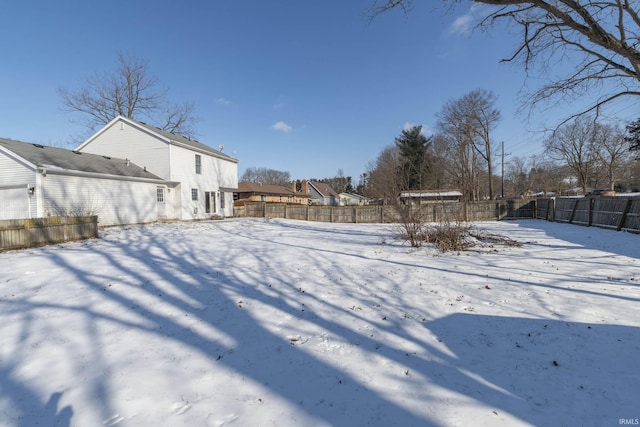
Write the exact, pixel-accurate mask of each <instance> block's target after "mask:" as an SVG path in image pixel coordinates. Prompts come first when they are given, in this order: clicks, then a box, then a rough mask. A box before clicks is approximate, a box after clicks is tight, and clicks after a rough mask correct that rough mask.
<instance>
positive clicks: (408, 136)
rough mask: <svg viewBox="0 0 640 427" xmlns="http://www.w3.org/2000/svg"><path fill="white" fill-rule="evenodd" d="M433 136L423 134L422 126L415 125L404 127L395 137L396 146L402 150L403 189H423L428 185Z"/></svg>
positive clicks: (401, 172)
mask: <svg viewBox="0 0 640 427" xmlns="http://www.w3.org/2000/svg"><path fill="white" fill-rule="evenodd" d="M431 139H432V137H429V138H427V137H425V136H424V135H423V134H422V126H413V127H412V128H410V129H404V130H403V131H402V133H401V134H400V136H399V137H397V138H396V139H395V144H396V147H398V150H399V152H400V157H401V159H402V162H401V166H400V168H401V170H400V174H401V176H402V179H401V182H402V183H403V184H402V186H403V187H405V188H402V190H423V189H424V188H425V187H426V185H427V182H426V181H427V175H428V173H429V170H430V164H429V158H428V149H429V145H430V144H431Z"/></svg>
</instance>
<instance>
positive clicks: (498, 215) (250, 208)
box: [234, 200, 535, 223]
mask: <svg viewBox="0 0 640 427" xmlns="http://www.w3.org/2000/svg"><path fill="white" fill-rule="evenodd" d="M412 209H414V210H415V211H417V212H419V214H420V217H421V218H422V219H423V220H424V221H427V222H440V221H455V220H460V221H495V220H499V219H507V218H512V219H515V218H534V215H535V204H534V202H533V201H530V200H498V201H491V200H488V201H480V202H473V203H459V202H443V203H425V204H421V205H415V206H413V207H412ZM234 216H236V217H260V218H286V219H298V220H306V221H321V222H351V223H394V222H399V221H401V218H400V215H399V214H398V212H397V211H396V210H395V208H393V207H392V206H318V205H310V206H306V205H287V204H283V203H264V202H254V203H246V204H245V205H244V206H237V207H235V208H234Z"/></svg>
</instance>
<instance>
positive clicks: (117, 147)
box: [81, 121, 170, 179]
mask: <svg viewBox="0 0 640 427" xmlns="http://www.w3.org/2000/svg"><path fill="white" fill-rule="evenodd" d="M81 151H84V152H87V153H91V154H99V155H101V156H110V157H116V158H120V159H129V160H131V161H132V162H133V163H135V164H136V165H138V166H140V167H145V166H146V167H147V170H148V171H149V172H151V173H153V174H155V175H157V176H159V177H160V178H162V179H169V176H170V171H169V166H170V164H169V144H167V143H166V142H163V141H161V140H159V139H157V138H156V137H154V136H152V135H150V134H149V133H148V132H147V131H146V130H142V129H140V128H137V127H135V128H134V127H133V126H131V125H130V124H129V123H125V122H122V121H120V122H116V123H114V124H113V125H112V126H111V127H109V128H107V129H105V130H104V132H102V133H101V134H100V135H98V136H97V137H96V138H95V139H94V140H93V141H91V142H90V143H89V144H88V145H86V146H85V147H83V148H82V150H81Z"/></svg>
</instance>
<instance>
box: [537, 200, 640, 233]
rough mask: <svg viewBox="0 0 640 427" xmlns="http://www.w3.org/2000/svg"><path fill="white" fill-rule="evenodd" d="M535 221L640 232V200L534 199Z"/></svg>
mask: <svg viewBox="0 0 640 427" xmlns="http://www.w3.org/2000/svg"><path fill="white" fill-rule="evenodd" d="M536 204H537V208H536V218H539V219H546V220H548V221H556V222H566V223H569V224H578V225H586V226H595V227H602V228H612V229H615V230H625V231H632V232H639V231H640V197H638V196H633V197H625V196H615V197H607V196H598V197H575V198H569V197H567V198H556V199H538V200H537V201H536Z"/></svg>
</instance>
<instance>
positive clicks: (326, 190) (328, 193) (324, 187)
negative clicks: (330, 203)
mask: <svg viewBox="0 0 640 427" xmlns="http://www.w3.org/2000/svg"><path fill="white" fill-rule="evenodd" d="M309 185H311V186H312V187H313V188H315V189H316V191H317V192H318V193H320V195H321V196H322V197H335V198H339V197H340V196H339V195H338V193H336V192H335V190H334V189H333V188H331V186H330V185H329V184H325V183H324V182H317V181H310V182H309Z"/></svg>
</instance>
